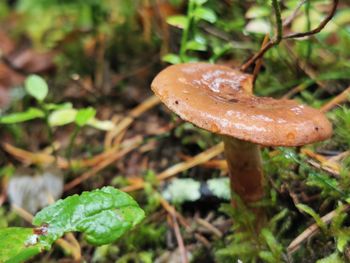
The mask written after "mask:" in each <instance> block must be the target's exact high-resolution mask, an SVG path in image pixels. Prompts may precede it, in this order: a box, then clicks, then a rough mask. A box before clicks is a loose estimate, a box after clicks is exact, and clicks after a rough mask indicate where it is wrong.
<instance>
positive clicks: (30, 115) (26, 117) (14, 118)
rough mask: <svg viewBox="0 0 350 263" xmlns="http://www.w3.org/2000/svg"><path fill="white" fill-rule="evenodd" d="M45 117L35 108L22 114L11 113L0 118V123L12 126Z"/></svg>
mask: <svg viewBox="0 0 350 263" xmlns="http://www.w3.org/2000/svg"><path fill="white" fill-rule="evenodd" d="M44 116H45V114H44V112H42V111H41V110H40V109H37V108H29V109H28V110H26V111H24V112H16V113H11V114H8V115H5V116H2V117H0V123H3V124H13V123H19V122H25V121H30V120H33V119H37V118H43V117H44Z"/></svg>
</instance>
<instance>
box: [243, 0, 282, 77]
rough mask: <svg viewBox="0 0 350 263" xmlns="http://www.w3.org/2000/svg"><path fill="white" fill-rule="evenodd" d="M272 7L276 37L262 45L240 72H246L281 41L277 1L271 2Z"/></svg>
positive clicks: (279, 8) (279, 13)
mask: <svg viewBox="0 0 350 263" xmlns="http://www.w3.org/2000/svg"><path fill="white" fill-rule="evenodd" d="M272 7H273V8H274V11H275V19H276V37H275V38H273V39H271V40H270V41H269V42H267V43H266V45H264V46H263V47H262V48H261V49H260V51H259V52H258V53H257V54H255V55H254V56H253V57H252V58H251V59H249V60H248V61H247V62H246V63H245V64H243V65H242V66H241V68H240V70H241V71H243V72H246V71H247V70H248V68H249V67H250V66H251V65H252V64H254V63H255V62H256V61H257V60H258V59H260V58H262V56H263V55H264V54H265V53H266V51H268V50H269V49H270V48H272V47H274V46H275V45H278V44H279V43H280V42H281V40H282V37H283V36H282V29H283V25H282V19H281V6H280V3H279V0H272Z"/></svg>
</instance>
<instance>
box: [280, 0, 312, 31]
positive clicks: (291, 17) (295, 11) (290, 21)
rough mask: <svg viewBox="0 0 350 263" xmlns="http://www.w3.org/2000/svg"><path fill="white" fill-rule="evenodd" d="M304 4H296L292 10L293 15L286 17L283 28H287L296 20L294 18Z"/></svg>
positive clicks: (303, 0)
mask: <svg viewBox="0 0 350 263" xmlns="http://www.w3.org/2000/svg"><path fill="white" fill-rule="evenodd" d="M305 3H306V0H302V1H300V3H299V4H298V6H297V7H296V8H295V9H294V11H293V13H292V14H291V15H290V16H289V17H287V18H286V19H285V20H284V22H283V27H287V26H289V25H290V24H291V23H292V22H293V20H294V19H295V18H296V16H297V15H298V13H299V11H300V8H301V7H302V6H303V5H304V4H305Z"/></svg>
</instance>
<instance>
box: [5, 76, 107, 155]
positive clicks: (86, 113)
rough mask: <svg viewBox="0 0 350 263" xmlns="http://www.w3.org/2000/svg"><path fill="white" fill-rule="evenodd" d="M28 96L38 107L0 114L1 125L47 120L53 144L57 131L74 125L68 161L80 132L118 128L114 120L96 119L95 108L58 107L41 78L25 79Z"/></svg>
mask: <svg viewBox="0 0 350 263" xmlns="http://www.w3.org/2000/svg"><path fill="white" fill-rule="evenodd" d="M24 87H25V90H26V92H27V94H28V95H29V96H31V97H33V98H34V99H35V100H36V104H37V106H36V107H29V108H28V109H27V110H25V111H22V112H13V113H9V114H5V115H0V124H16V123H22V122H26V121H31V120H35V119H43V120H44V121H45V123H46V127H47V130H48V137H49V140H50V143H51V144H52V143H53V128H55V127H58V126H63V125H67V124H70V123H74V124H75V125H76V126H75V129H74V131H73V133H72V134H71V136H70V142H69V146H68V148H67V151H66V157H67V158H68V160H69V159H70V158H71V152H72V148H73V146H74V141H75V139H76V136H77V135H78V133H79V131H80V130H81V129H82V128H83V127H84V126H86V125H89V126H92V127H95V128H97V129H100V130H110V129H112V128H113V127H114V124H113V123H112V122H111V121H100V120H98V119H96V118H95V114H96V110H95V109H94V108H92V107H87V108H83V109H75V108H74V107H73V105H72V104H71V103H70V102H65V103H61V104H55V103H50V102H47V101H46V99H47V95H48V92H49V88H48V84H47V83H46V81H45V80H44V79H43V78H42V77H40V76H38V75H30V76H28V77H27V79H26V80H25V85H24Z"/></svg>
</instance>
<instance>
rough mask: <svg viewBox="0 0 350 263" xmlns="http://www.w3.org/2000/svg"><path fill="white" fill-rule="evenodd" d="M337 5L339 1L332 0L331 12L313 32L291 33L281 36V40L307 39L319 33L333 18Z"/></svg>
mask: <svg viewBox="0 0 350 263" xmlns="http://www.w3.org/2000/svg"><path fill="white" fill-rule="evenodd" d="M338 3H339V0H333V4H332V8H331V11H330V12H329V14H328V16H326V18H325V19H323V20H322V22H321V23H320V24H319V25H318V27H316V28H314V29H313V30H310V31H307V32H299V33H291V34H288V35H285V36H283V39H291V38H301V37H307V36H312V35H315V34H317V33H319V32H321V30H322V29H323V28H324V27H325V26H326V25H327V24H328V22H329V21H331V19H332V18H333V16H334V14H335V11H337V7H338Z"/></svg>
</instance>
